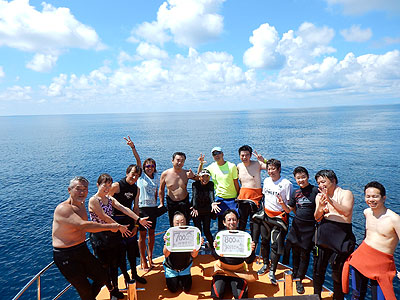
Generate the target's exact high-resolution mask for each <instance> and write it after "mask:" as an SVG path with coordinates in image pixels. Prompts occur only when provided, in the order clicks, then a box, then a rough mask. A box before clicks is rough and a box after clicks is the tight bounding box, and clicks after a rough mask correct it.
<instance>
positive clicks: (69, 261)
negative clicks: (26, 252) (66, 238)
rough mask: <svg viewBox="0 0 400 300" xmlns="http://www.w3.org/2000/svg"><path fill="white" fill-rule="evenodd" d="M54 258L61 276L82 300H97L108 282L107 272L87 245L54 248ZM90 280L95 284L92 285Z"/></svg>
mask: <svg viewBox="0 0 400 300" xmlns="http://www.w3.org/2000/svg"><path fill="white" fill-rule="evenodd" d="M53 258H54V262H55V264H56V266H57V267H58V269H59V270H60V272H61V274H62V275H63V276H64V277H65V279H67V280H68V281H69V282H70V283H71V284H72V285H73V286H74V287H75V288H76V290H77V291H78V294H79V296H80V298H81V299H82V300H95V299H96V296H97V294H98V293H99V292H100V289H101V288H102V286H103V285H104V284H105V283H106V282H107V272H106V270H105V269H104V268H103V267H102V266H101V264H100V262H99V261H98V260H97V259H96V257H94V255H93V254H92V253H90V251H89V249H88V247H87V246H86V243H85V242H83V243H80V244H78V245H75V246H72V247H68V248H56V247H53ZM88 278H90V279H91V280H92V281H93V282H92V283H90V282H89V280H88Z"/></svg>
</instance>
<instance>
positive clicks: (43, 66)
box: [26, 53, 58, 72]
mask: <svg viewBox="0 0 400 300" xmlns="http://www.w3.org/2000/svg"><path fill="white" fill-rule="evenodd" d="M57 59H58V56H57V55H52V54H40V53H37V54H35V56H34V57H33V59H32V60H31V61H30V62H28V63H27V65H26V67H27V68H29V69H32V70H34V71H37V72H48V71H50V70H51V69H52V68H53V67H54V66H55V64H56V62H57Z"/></svg>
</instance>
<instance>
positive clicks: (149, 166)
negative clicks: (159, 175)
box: [144, 165, 156, 168]
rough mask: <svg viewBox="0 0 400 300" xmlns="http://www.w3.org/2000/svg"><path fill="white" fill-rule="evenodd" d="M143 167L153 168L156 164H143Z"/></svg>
mask: <svg viewBox="0 0 400 300" xmlns="http://www.w3.org/2000/svg"><path fill="white" fill-rule="evenodd" d="M144 167H145V168H155V167H156V166H155V165H146V166H144Z"/></svg>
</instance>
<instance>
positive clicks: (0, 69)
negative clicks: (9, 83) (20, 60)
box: [0, 66, 6, 78]
mask: <svg viewBox="0 0 400 300" xmlns="http://www.w3.org/2000/svg"><path fill="white" fill-rule="evenodd" d="M5 76H6V73H4V70H3V67H2V66H0V78H2V77H5Z"/></svg>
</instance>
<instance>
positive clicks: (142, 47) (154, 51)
mask: <svg viewBox="0 0 400 300" xmlns="http://www.w3.org/2000/svg"><path fill="white" fill-rule="evenodd" d="M136 53H137V54H138V55H139V56H140V57H141V58H144V59H153V58H156V59H164V58H167V57H168V53H167V52H166V51H164V50H161V49H160V48H158V47H157V46H155V45H151V44H148V43H143V42H142V43H140V44H139V46H138V47H137V48H136Z"/></svg>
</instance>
